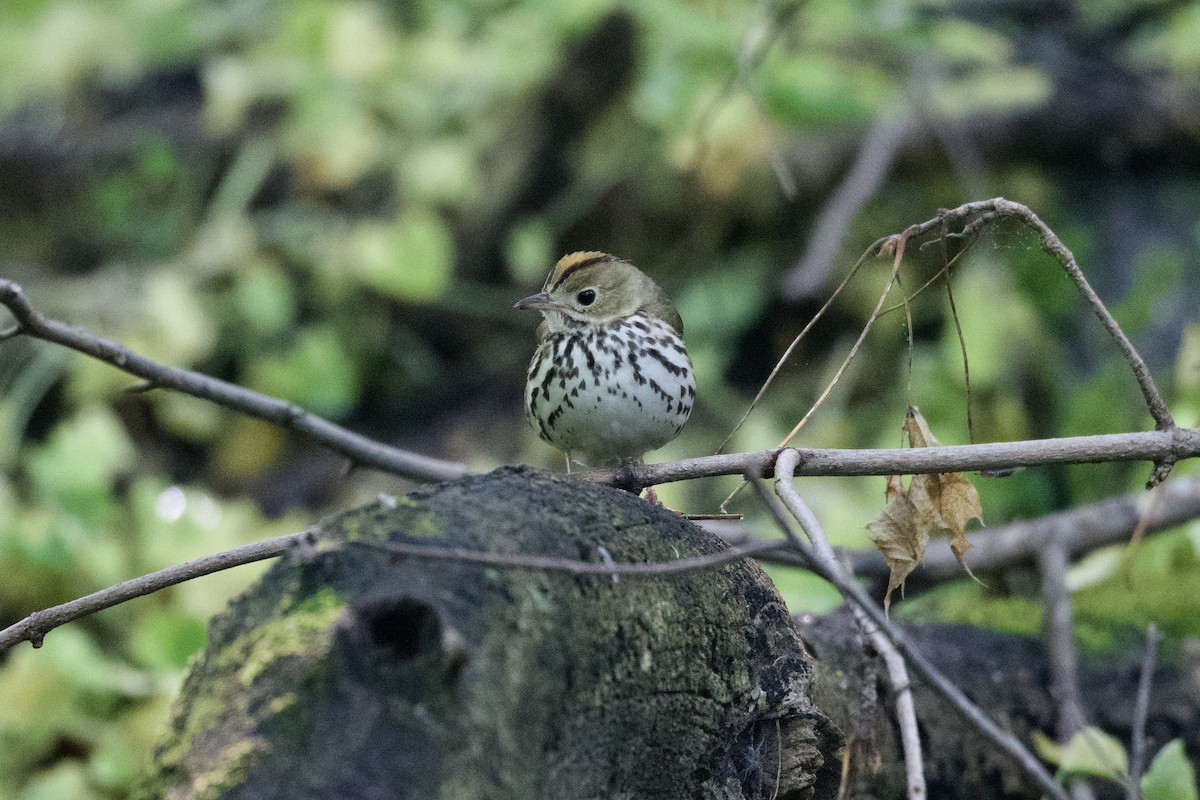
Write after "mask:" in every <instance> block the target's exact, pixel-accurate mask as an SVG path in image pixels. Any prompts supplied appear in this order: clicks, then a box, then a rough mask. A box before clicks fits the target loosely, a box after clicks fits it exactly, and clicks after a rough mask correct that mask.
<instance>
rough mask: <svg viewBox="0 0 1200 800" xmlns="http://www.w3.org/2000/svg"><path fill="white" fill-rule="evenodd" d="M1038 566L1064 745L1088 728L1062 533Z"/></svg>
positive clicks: (1041, 552)
mask: <svg viewBox="0 0 1200 800" xmlns="http://www.w3.org/2000/svg"><path fill="white" fill-rule="evenodd" d="M1038 552H1039V559H1038V566H1039V568H1040V570H1041V574H1042V613H1043V617H1042V628H1043V635H1044V637H1045V639H1046V654H1047V657H1048V658H1049V661H1050V697H1051V698H1052V699H1053V700H1054V702H1055V703H1056V704H1057V706H1058V719H1057V723H1058V728H1057V731H1056V733H1057V737H1056V738H1057V739H1058V741H1059V743H1060V744H1064V745H1065V744H1066V743H1067V742H1069V741H1071V737H1072V736H1074V735H1075V734H1076V733H1078V732H1079V731H1081V730H1083V729H1084V727H1086V726H1087V717H1086V715H1085V714H1084V711H1083V696H1082V694H1081V693H1080V691H1079V659H1078V657H1077V656H1076V653H1075V641H1074V639H1073V633H1074V631H1073V628H1072V625H1071V590H1070V588H1069V587H1068V586H1067V566H1068V560H1067V548H1066V546H1065V545H1064V544H1063V542H1062V539H1061V537H1060V532H1059V531H1054V532H1052V533H1051V534H1050V536H1049V538H1047V539H1046V540H1045V541H1044V542H1043V543H1042V548H1041V550H1039V551H1038Z"/></svg>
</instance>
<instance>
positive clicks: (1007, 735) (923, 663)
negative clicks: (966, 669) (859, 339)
mask: <svg viewBox="0 0 1200 800" xmlns="http://www.w3.org/2000/svg"><path fill="white" fill-rule="evenodd" d="M933 449H936V448H933ZM750 485H751V486H753V487H754V489H755V490H756V491H757V492H758V494H759V497H760V498H761V499H762V501H763V503H764V504H765V505H766V507H767V510H768V511H769V512H770V514H771V517H772V519H774V521H775V524H776V525H777V526H778V527H779V528H780V530H784V531H786V530H788V529H789V528H791V523H790V522H788V520H787V517H786V516H785V515H784V512H783V510H782V509H781V508H780V506H779V501H778V500H776V499H775V497H774V496H773V495H771V494H770V493H769V492H767V491H766V490H765V489H763V488H762V485H761V482H759V481H753V482H751V484H750ZM809 568H810V569H811V570H812V571H813V572H815V573H817V574H818V575H820V576H821V577H822V578H824V579H825V580H827V581H829V582H830V583H832V584H833V585H834V586H835V587H836V588H837V590H838V591H839V592H841V594H842V597H844V598H846V600H847V601H848V602H851V603H854V604H856V605H857V606H859V608H861V609H862V610H863V611H864V612H865V613H866V614H867V616H869V617H870V618H871V620H872V621H873V622H874V623H875V624H876V625H877V626H878V627H879V629H880V630H881V631H883V633H884V635H885V636H887V638H888V640H889V641H891V643H892V644H893V645H895V646H896V649H897V650H899V651H900V653H901V654H902V655H903V656H904V657H905V659H907V661H908V664H909V666H911V667H912V668H913V669H914V670H915V671H916V672H917V674H918V675H920V676H921V677H922V678H924V679H925V681H926V682H927V683H928V684H929V686H930V689H931V690H932V691H934V692H935V693H937V694H938V695H940V696H941V697H943V698H944V699H945V700H946V701H947V702H949V703H950V705H951V707H953V708H954V709H955V710H956V711H958V713H959V714H960V715H962V717H963V718H964V719H965V720H966V721H967V722H968V723H969V724H970V725H971V726H972V727H974V728H975V729H976V730H978V731H979V732H980V733H982V734H983V735H984V737H986V738H987V739H988V740H989V741H991V742H992V743H993V744H995V745H996V746H997V747H999V748H1000V749H1001V750H1003V751H1004V752H1005V753H1008V755H1009V756H1011V757H1012V758H1013V759H1014V760H1015V761H1016V762H1017V763H1018V764H1020V765H1021V767H1022V768H1023V769H1024V770H1025V772H1026V773H1028V774H1029V776H1030V777H1031V778H1032V779H1033V780H1034V781H1035V782H1036V783H1037V784H1038V786H1040V787H1041V789H1042V790H1043V791H1044V792H1045V793H1046V794H1048V795H1050V796H1051V797H1053V798H1055V800H1070V796H1069V795H1068V794H1067V792H1066V791H1065V790H1064V789H1063V787H1062V786H1060V785H1059V784H1058V783H1056V782H1055V780H1054V778H1053V776H1051V774H1050V773H1049V772H1048V771H1047V770H1046V768H1045V767H1044V766H1042V763H1041V762H1040V761H1038V759H1037V757H1036V756H1034V755H1033V753H1031V752H1030V751H1029V749H1028V748H1027V747H1025V745H1024V744H1022V743H1021V740H1020V739H1018V738H1017V737H1016V736H1014V735H1013V734H1012V733H1011V732H1009V731H1006V730H1004V729H1003V728H1001V727H1000V726H999V725H997V724H996V723H995V722H993V721H992V720H991V718H989V717H988V716H987V714H985V713H984V712H983V711H982V710H981V709H980V708H979V707H978V706H977V705H975V704H974V703H973V702H972V701H971V699H970V698H968V697H967V696H966V695H965V694H963V692H962V690H961V689H959V688H958V687H957V686H955V685H954V683H953V682H952V681H951V680H950V679H949V678H947V677H946V675H945V674H944V673H943V672H942V671H941V670H940V669H938V668H937V667H936V666H935V665H934V664H933V662H932V661H930V660H929V657H928V656H926V655H925V653H924V652H923V651H922V650H921V649H920V648H918V647H916V646H915V645H913V644H912V642H911V641H910V640H909V638H908V636H907V635H906V634H905V633H904V632H903V631H902V630H901V629H900V628H898V627H897V626H896V625H895V624H894V623H893V622H892V621H891V620H889V619H888V618H887V616H886V615H885V614H884V613H883V609H882V608H880V607H879V604H877V603H876V602H875V601H874V600H872V599H871V597H870V596H869V595H868V594H867V593H866V590H865V589H863V588H862V587H861V586H859V585H858V584H857V583H855V582H853V581H847V580H845V579H844V578H843V577H842V576H841V575H840V574H839V573H837V572H829V571H828V570H825V569H824V568H823V566H822V564H821V563H820V561H817V560H814V561H812V562H810V564H809Z"/></svg>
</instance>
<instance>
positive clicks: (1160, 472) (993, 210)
mask: <svg viewBox="0 0 1200 800" xmlns="http://www.w3.org/2000/svg"><path fill="white" fill-rule="evenodd" d="M1000 217H1016V218H1017V219H1019V220H1021V221H1022V222H1024V223H1025V224H1026V225H1029V226H1030V227H1032V228H1033V229H1034V230H1036V231H1037V232H1038V235H1039V236H1040V237H1041V240H1042V249H1043V250H1044V251H1045V252H1046V253H1047V255H1049V256H1051V257H1052V258H1054V260H1055V261H1057V262H1058V264H1059V266H1061V267H1062V268H1063V270H1064V271H1065V272H1066V273H1067V275H1068V276H1069V277H1070V278H1071V280H1072V282H1074V283H1075V285H1076V286H1077V287H1078V288H1079V290H1080V291H1081V292H1083V296H1084V297H1086V298H1087V301H1088V303H1089V304H1091V306H1092V311H1094V312H1095V314H1096V316H1097V317H1099V318H1100V322H1101V324H1103V325H1104V329H1105V330H1106V331H1107V332H1108V334H1109V335H1110V336H1111V337H1112V338H1113V339H1114V340H1116V342H1117V346H1118V347H1120V348H1121V353H1122V354H1123V355H1124V356H1125V360H1126V361H1127V362H1128V363H1129V367H1130V369H1131V370H1132V371H1133V376H1134V378H1135V379H1136V380H1137V384H1138V387H1139V388H1140V389H1141V390H1142V397H1143V398H1145V401H1146V407H1147V409H1148V410H1149V411H1150V416H1152V417H1153V418H1154V424H1155V428H1156V429H1157V430H1160V431H1167V430H1171V429H1172V428H1174V427H1175V420H1174V419H1173V418H1172V417H1171V412H1170V410H1168V409H1167V404H1166V403H1165V402H1164V401H1163V399H1162V395H1161V394H1160V393H1159V391H1158V387H1157V386H1156V385H1155V383H1154V378H1153V376H1151V374H1150V369H1149V367H1147V366H1146V362H1145V361H1144V360H1143V359H1142V357H1141V355H1140V354H1139V353H1138V351H1137V349H1136V348H1134V346H1133V343H1132V342H1130V341H1129V337H1127V336H1126V335H1125V332H1124V331H1122V330H1121V326H1120V325H1118V324H1117V321H1116V319H1114V318H1113V315H1112V314H1111V313H1109V310H1108V308H1107V307H1105V305H1104V302H1103V301H1102V300H1101V299H1100V296H1099V295H1097V294H1096V292H1095V290H1094V289H1092V287H1091V284H1089V283H1088V281H1087V278H1085V277H1084V275H1083V271H1082V270H1081V269H1080V268H1079V264H1078V263H1076V261H1075V256H1074V255H1073V254H1072V253H1071V251H1070V249H1068V248H1067V246H1066V245H1065V244H1063V242H1062V240H1061V239H1059V238H1058V236H1057V234H1055V233H1054V231H1052V230H1051V229H1050V226H1048V225H1047V224H1046V223H1044V222H1042V220H1041V218H1040V217H1038V215H1037V214H1035V213H1033V211H1032V210H1031V209H1030V208H1029V207H1027V206H1024V205H1022V204H1020V203H1015V202H1013V201H1012V200H1006V199H1004V198H1003V197H994V198H992V199H991V200H981V201H978V202H974V203H964V204H963V205H961V206H959V207H958V208H954V209H943V210H942V211H940V212H938V215H937V216H936V217H934V218H933V219H930V220H926V221H925V222H921V223H918V224H916V225H910V226H909V227H908V228H906V229H905V231H904V233H902V234H900V235H901V236H905V235H907V236H910V237H912V236H919V235H921V234H924V233H929V232H931V231H934V230H937V229H938V228H941V227H943V226H945V224H946V223H947V222H948V221H951V220H953V221H956V222H957V221H966V227H965V228H964V229H963V232H964V233H965V232H967V231H968V230H969V229H973V228H975V227H977V226H978V225H980V224H986V223H989V222H992V221H994V220H996V219H998V218H1000ZM1174 463H1175V461H1174V459H1172V458H1171V457H1170V456H1166V457H1164V458H1162V459H1156V460H1155V466H1154V471H1153V473H1151V476H1150V481H1149V482H1148V484H1147V488H1151V487H1154V486H1156V485H1158V484H1159V483H1161V482H1162V481H1163V480H1165V479H1166V477H1167V475H1168V474H1169V473H1170V471H1171V467H1172V466H1173V465H1174Z"/></svg>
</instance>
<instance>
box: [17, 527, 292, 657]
mask: <svg viewBox="0 0 1200 800" xmlns="http://www.w3.org/2000/svg"><path fill="white" fill-rule="evenodd" d="M309 534H310V531H301V532H299V533H289V534H286V535H284V536H276V537H275V538H273V539H264V540H263V541H261V542H254V543H252V544H247V545H242V546H241V547H235V548H233V549H231V550H226V551H224V552H221V553H215V554H213V555H209V556H204V557H202V558H197V559H195V560H194V561H188V562H186V563H183V564H179V565H177V566H174V567H167V568H166V569H160V570H158V571H157V572H151V573H149V574H148V575H142V576H140V577H137V578H134V579H133V580H128V581H124V582H123V583H118V584H117V585H115V586H110V587H109V588H107V589H101V590H100V591H98V592H92V593H91V594H89V595H86V596H84V597H80V598H78V599H76V600H72V601H70V602H69V603H63V604H62V605H57V606H53V607H52V608H47V609H44V610H42V611H35V612H34V613H32V614H30V615H29V616H28V617H26V618H25V619H23V620H21V621H20V622H17V623H15V624H13V625H9V626H8V627H7V628H5V629H4V630H2V631H0V654H3V653H4V652H5V651H6V650H8V649H9V648H11V647H13V646H14V645H17V644H19V643H21V642H30V643H31V644H33V646H34V647H41V646H42V639H43V638H44V637H45V636H46V634H47V633H49V632H50V631H52V630H53V629H55V628H57V627H59V626H60V625H65V624H67V623H68V622H73V621H75V620H77V619H79V618H80V617H86V616H88V615H89V614H94V613H96V612H97V611H103V610H104V609H106V608H112V607H113V606H115V605H120V604H121V603H124V602H125V601H126V600H132V599H133V598H135V597H143V596H145V595H148V594H152V593H154V592H157V591H158V590H159V589H165V588H167V587H168V586H174V585H175V584H177V583H183V582H184V581H190V580H191V579H192V578H199V577H200V576H201V575H211V574H212V573H214V572H220V571H222V570H226V569H230V568H231V567H238V566H241V565H242V564H249V563H252V562H254V561H262V560H264V559H268V558H275V557H276V556H278V555H281V554H282V553H283V552H284V551H286V550H287V549H288V548H289V547H291V546H293V545H294V544H296V543H297V542H300V541H302V540H303V539H304V538H305V537H306V536H308V535H309Z"/></svg>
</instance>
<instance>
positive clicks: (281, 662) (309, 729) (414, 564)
mask: <svg viewBox="0 0 1200 800" xmlns="http://www.w3.org/2000/svg"><path fill="white" fill-rule="evenodd" d="M387 540H392V541H417V542H420V543H424V544H430V545H439V546H447V547H451V546H452V547H459V548H469V549H472V550H479V551H487V552H490V553H503V554H511V555H539V556H553V557H560V558H570V559H578V560H583V561H591V562H596V563H604V559H605V558H606V556H605V555H604V554H605V553H607V554H610V555H611V558H612V560H613V561H615V562H617V563H639V562H667V561H673V560H676V559H679V558H684V557H690V556H702V555H705V554H711V553H716V552H719V551H721V550H722V549H724V548H725V545H724V544H723V543H721V542H720V541H719V540H718V539H716V538H715V537H713V536H711V535H709V534H707V533H706V532H704V531H702V530H700V529H699V528H697V527H696V526H694V525H692V524H691V523H689V522H687V521H686V520H683V519H681V518H680V517H678V516H677V515H675V514H673V513H671V512H669V511H667V510H665V509H663V508H661V507H656V506H653V505H651V504H649V503H647V502H645V501H642V500H640V499H638V498H637V497H635V496H633V495H630V494H628V493H625V492H621V491H618V490H615V489H611V488H607V487H602V486H596V485H593V484H589V483H586V482H583V481H577V480H572V479H569V478H565V477H561V476H556V475H551V474H548V473H543V472H537V471H534V470H530V469H525V468H515V469H514V468H506V469H502V470H498V471H497V472H494V473H491V474H489V475H485V476H478V477H471V478H466V479H463V480H458V481H453V482H449V483H444V484H440V485H438V486H434V487H431V488H427V489H422V490H420V491H417V492H415V493H413V494H411V495H409V496H407V497H404V498H401V499H399V500H392V501H388V500H383V501H381V502H379V503H376V504H373V505H371V506H367V507H365V508H361V509H358V510H355V511H351V512H348V513H346V514H342V515H339V516H335V517H333V518H331V519H329V520H327V521H325V522H324V523H323V524H322V525H321V526H319V529H318V532H317V533H316V534H315V535H314V537H313V540H312V542H311V545H309V546H307V547H304V548H300V549H297V550H294V551H292V552H290V553H288V554H287V555H285V556H284V557H283V558H282V559H281V560H280V561H279V562H278V563H277V564H276V565H275V566H274V567H273V568H272V569H271V571H270V572H269V573H268V574H267V575H266V576H265V577H264V578H263V579H262V581H261V582H260V583H259V584H257V585H256V586H255V587H254V588H253V589H251V590H250V591H249V592H248V593H247V594H246V595H245V596H243V597H241V598H240V599H238V600H237V601H235V602H234V603H233V605H232V607H231V608H230V610H229V611H228V612H226V613H225V614H223V615H221V616H220V617H218V618H216V619H215V620H214V621H213V623H212V625H211V628H210V637H209V645H208V647H207V648H206V650H205V651H204V653H203V654H202V655H201V657H200V658H199V659H198V660H197V661H196V662H195V664H194V665H193V667H192V670H191V673H190V675H189V676H188V679H187V681H186V683H185V685H184V688H183V690H182V693H181V696H180V698H179V700H178V702H177V704H176V710H175V712H174V714H173V719H172V721H171V724H170V729H169V732H168V733H167V735H166V736H165V738H164V740H163V742H162V744H161V746H160V747H159V749H158V750H157V752H156V755H155V761H154V770H153V773H152V774H151V775H150V776H149V777H148V778H147V780H146V782H145V785H144V787H143V790H142V795H141V796H142V797H155V798H201V797H202V798H206V799H207V798H228V799H230V800H232V799H233V798H256V799H257V798H297V799H300V800H303V798H328V797H338V798H344V799H350V798H364V799H366V798H371V800H377V799H378V800H391V799H392V798H396V799H397V800H400V799H407V798H432V797H455V798H459V797H461V798H489V799H490V798H497V799H501V798H514V800H515V799H517V798H520V799H521V800H528V799H529V798H571V799H572V800H578V799H579V798H628V799H629V800H636V799H638V798H647V799H649V798H656V799H661V798H667V799H668V800H669V799H670V798H711V799H712V800H718V799H719V800H736V799H738V798H778V800H786V799H787V798H791V799H792V800H800V799H801V798H812V799H813V800H827V799H829V798H833V797H835V796H836V793H837V786H838V775H839V772H840V768H841V761H840V746H841V742H842V738H841V734H840V732H839V731H838V730H837V729H836V728H835V727H834V726H833V725H831V724H830V723H829V721H828V719H827V718H826V717H825V716H824V715H823V714H822V713H821V712H820V711H818V709H817V708H816V706H814V704H813V703H812V701H811V700H810V699H809V689H810V681H811V677H812V675H811V670H810V668H809V663H808V659H807V656H806V654H805V652H804V649H803V646H802V644H801V642H800V639H799V637H798V635H797V633H796V630H795V628H794V627H793V625H792V623H791V621H790V619H789V618H788V615H787V611H786V609H785V608H784V606H783V603H782V602H781V601H780V599H779V596H778V595H777V594H776V592H775V590H774V587H773V586H772V585H771V583H770V581H769V579H767V577H766V576H765V575H764V574H763V572H762V571H761V570H760V569H759V567H758V566H757V565H756V564H754V563H752V562H748V561H744V560H743V561H738V562H732V563H728V564H725V565H723V566H721V567H718V568H712V569H705V570H698V571H690V572H686V573H677V574H668V575H655V576H644V575H638V576H633V575H625V576H621V577H620V579H619V580H614V578H613V576H611V575H570V574H565V573H563V572H557V571H547V570H545V569H531V568H514V567H500V566H489V565H485V564H476V563H466V562H461V561H454V560H435V559H426V558H421V559H418V558H411V557H402V556H399V555H397V554H395V553H394V552H388V551H387V550H385V549H381V548H380V547H378V546H372V543H378V542H381V541H387Z"/></svg>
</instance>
